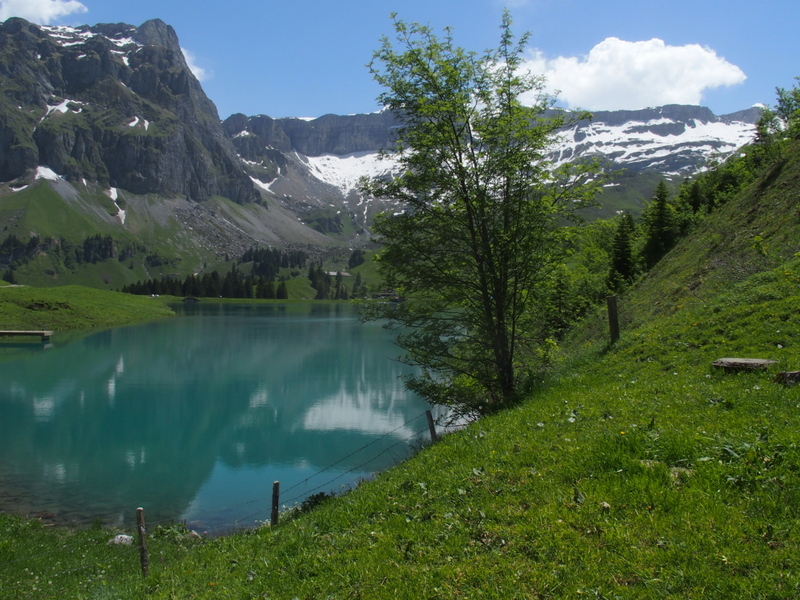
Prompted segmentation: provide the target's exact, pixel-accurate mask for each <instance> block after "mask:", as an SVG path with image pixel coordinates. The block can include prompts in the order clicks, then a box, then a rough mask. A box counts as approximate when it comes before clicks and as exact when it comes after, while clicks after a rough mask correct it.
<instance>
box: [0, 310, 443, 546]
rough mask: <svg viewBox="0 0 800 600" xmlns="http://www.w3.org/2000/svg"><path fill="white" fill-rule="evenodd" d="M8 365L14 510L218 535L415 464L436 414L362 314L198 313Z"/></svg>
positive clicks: (8, 490) (0, 446) (1, 373)
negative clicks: (414, 451)
mask: <svg viewBox="0 0 800 600" xmlns="http://www.w3.org/2000/svg"><path fill="white" fill-rule="evenodd" d="M183 311H184V314H183V316H181V317H179V318H175V319H168V320H165V321H160V322H157V323H151V324H146V325H141V326H134V327H125V328H118V329H112V330H108V331H103V332H100V333H96V334H93V335H90V336H88V337H85V338H83V339H81V340H79V341H76V342H73V343H71V344H69V345H66V346H63V347H50V348H45V347H43V346H39V345H38V344H33V345H29V346H28V351H27V352H23V356H22V357H21V358H17V359H15V360H13V361H11V362H2V363H0V509H6V510H16V511H22V512H26V513H37V512H48V513H52V514H53V515H54V516H55V518H56V520H65V521H79V522H91V521H94V520H95V519H97V518H100V519H101V520H102V521H104V522H106V523H111V524H119V525H122V524H129V523H130V522H131V521H132V519H133V516H134V514H135V509H136V507H137V506H143V507H144V508H145V512H146V515H147V517H148V521H150V522H159V521H166V520H169V519H175V520H186V521H187V522H188V524H189V526H190V527H193V528H196V529H200V530H205V531H219V530H224V529H230V528H231V527H234V526H239V525H242V526H247V525H252V524H254V523H255V522H256V521H259V520H266V519H268V518H269V510H270V503H271V495H272V482H273V481H275V480H278V481H280V482H281V490H282V493H281V502H282V504H285V505H290V506H291V505H293V504H295V503H297V502H300V501H302V500H303V498H305V497H306V496H307V495H308V494H311V493H317V492H321V491H325V492H328V491H337V490H340V489H341V488H342V486H348V485H351V484H353V483H354V482H355V481H357V480H358V479H360V478H363V477H369V476H370V475H372V474H374V473H376V472H378V471H381V470H383V469H385V468H387V467H389V466H391V465H392V464H395V463H396V462H398V461H399V460H402V459H403V458H405V457H406V456H407V455H408V453H409V451H410V446H409V442H412V443H413V442H414V441H415V440H417V439H420V438H421V437H422V436H423V435H425V436H426V435H427V428H426V421H425V417H424V412H425V410H426V408H428V407H427V405H426V403H425V402H424V401H422V400H421V399H419V398H417V397H414V396H411V395H410V394H409V393H408V392H407V391H406V390H405V389H404V387H403V384H402V381H401V380H400V379H399V376H401V375H402V374H403V373H406V372H407V367H405V366H403V365H401V364H400V363H398V362H397V361H395V360H391V358H393V357H395V356H396V355H397V353H398V352H397V349H396V348H395V347H394V346H393V344H392V343H391V339H390V336H389V334H388V333H387V332H386V331H384V330H383V329H382V328H381V327H380V325H379V324H375V323H370V324H364V325H362V324H359V322H358V321H357V319H356V315H355V312H354V309H353V308H352V307H351V306H349V305H336V304H303V305H285V306H279V305H212V306H187V307H184V308H183Z"/></svg>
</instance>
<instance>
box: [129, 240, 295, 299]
mask: <svg viewBox="0 0 800 600" xmlns="http://www.w3.org/2000/svg"><path fill="white" fill-rule="evenodd" d="M307 260H308V255H307V254H306V253H305V252H303V251H300V250H291V251H286V252H285V251H283V250H277V249H273V248H251V249H249V250H247V251H245V253H244V254H242V256H241V257H240V258H239V260H238V261H236V262H235V263H234V265H233V267H231V270H230V271H228V273H226V274H225V275H221V274H220V273H219V272H218V271H211V272H209V273H204V274H203V275H202V276H201V275H194V274H193V275H189V276H187V277H186V278H185V279H183V280H182V281H181V280H180V278H177V277H174V276H165V277H161V278H159V279H149V280H146V281H139V282H137V283H132V284H129V285H126V286H124V287H123V288H122V291H123V292H126V293H128V294H139V295H159V296H162V295H169V296H184V297H194V298H220V297H221V298H256V299H264V300H271V299H275V300H285V299H287V298H288V297H289V293H288V290H287V287H286V281H284V280H281V281H276V279H277V278H278V277H279V276H280V273H281V269H300V268H304V267H305V264H306V261H307ZM245 263H249V264H250V268H249V269H247V270H246V271H247V272H246V271H245V270H242V269H241V265H242V264H245Z"/></svg>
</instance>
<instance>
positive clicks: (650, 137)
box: [223, 105, 760, 229]
mask: <svg viewBox="0 0 800 600" xmlns="http://www.w3.org/2000/svg"><path fill="white" fill-rule="evenodd" d="M759 115H760V111H759V109H756V108H753V109H749V110H746V111H741V112H738V113H734V114H731V115H723V116H717V115H714V114H713V113H712V112H711V111H710V110H709V109H707V108H704V107H700V106H681V105H671V106H663V107H658V108H648V109H643V110H636V111H632V110H628V111H601V112H597V113H595V114H594V115H593V118H592V120H590V121H581V122H578V123H576V124H574V125H572V126H571V127H569V128H565V129H564V131H563V132H562V133H561V139H560V141H559V142H558V143H557V144H555V145H554V147H553V152H552V155H551V156H550V158H551V160H552V161H553V162H554V163H556V164H559V163H563V162H567V161H571V160H575V159H581V158H590V157H597V158H600V159H601V161H602V162H603V163H604V164H605V165H606V166H607V167H608V168H609V169H610V170H613V171H619V170H623V171H624V172H625V178H624V179H622V181H623V183H619V182H617V186H618V189H616V190H615V194H616V195H617V196H618V197H619V196H620V195H621V194H622V195H625V194H626V193H627V192H625V190H624V189H619V186H622V187H623V188H624V186H626V185H629V182H630V181H631V175H635V174H640V173H646V174H648V175H649V177H648V178H647V179H648V181H650V182H652V181H653V180H654V178H657V177H661V176H666V177H677V178H683V177H687V176H691V175H692V174H694V173H696V172H698V171H700V170H703V169H705V168H707V166H708V165H709V163H710V162H711V161H714V160H723V159H724V158H726V157H727V156H729V155H730V154H731V153H733V152H735V151H736V150H737V149H738V148H740V147H741V146H742V145H744V144H746V143H748V142H749V141H750V140H751V139H752V136H753V134H754V123H755V122H756V121H757V119H758V117H759ZM397 125H398V123H397V121H396V119H395V118H393V116H392V115H391V114H390V113H386V112H381V113H375V114H369V115H351V116H334V115H326V116H324V117H320V118H319V119H315V120H311V121H307V120H301V119H271V118H270V117H266V116H256V117H246V116H245V115H241V114H239V115H233V116H232V117H230V118H229V119H227V120H226V121H225V123H224V125H223V126H224V129H225V132H226V133H227V134H228V136H229V137H230V138H231V140H232V142H233V144H234V146H235V147H236V149H237V151H238V153H239V155H240V156H241V157H242V158H243V159H244V160H245V162H246V164H247V165H248V169H249V170H250V173H251V175H252V176H253V177H254V178H256V179H257V180H258V181H260V182H261V186H262V187H263V189H264V190H265V191H267V192H268V193H270V194H272V195H274V196H275V197H277V198H279V199H280V201H281V202H283V203H284V205H285V206H287V208H289V209H290V210H292V211H294V212H295V213H297V214H299V215H301V216H302V217H304V218H307V219H309V220H310V218H311V217H310V216H313V215H316V214H319V212H320V211H327V212H328V213H330V212H331V209H332V208H335V209H336V210H338V211H339V213H337V214H343V213H344V214H347V215H348V219H349V220H350V221H351V222H352V223H354V224H355V225H356V229H368V223H369V221H370V219H371V217H372V215H373V214H374V213H375V212H377V211H378V210H379V209H383V208H387V206H386V205H382V206H375V205H373V203H372V201H370V200H369V199H367V198H363V197H361V196H360V195H359V193H358V191H357V183H358V180H359V178H360V177H362V176H366V177H385V176H390V175H391V173H392V172H393V169H394V168H395V165H394V163H393V161H392V160H391V159H388V160H379V154H378V153H379V150H381V149H384V150H390V149H392V147H393V143H394V140H393V132H394V129H395V128H396V127H397ZM634 188H635V190H634V191H631V193H630V195H634V194H636V195H638V196H640V199H638V200H637V199H633V200H631V199H627V200H626V208H629V207H630V206H631V205H633V206H636V203H637V202H638V206H639V208H641V202H642V201H643V200H644V199H645V198H647V197H649V196H642V195H641V194H642V190H641V189H638V187H637V186H634ZM650 191H651V192H652V190H650ZM616 208H617V207H615V206H611V207H609V210H608V211H606V212H613V210H614V209H616ZM600 214H602V212H601V213H600ZM339 218H340V219H341V218H342V217H339Z"/></svg>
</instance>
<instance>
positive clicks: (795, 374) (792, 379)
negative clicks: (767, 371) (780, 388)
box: [772, 371, 800, 385]
mask: <svg viewBox="0 0 800 600" xmlns="http://www.w3.org/2000/svg"><path fill="white" fill-rule="evenodd" d="M772 381H774V382H775V383H782V384H784V385H794V384H796V383H800V371H782V372H780V373H778V374H776V375H775V378H774V379H773V380H772Z"/></svg>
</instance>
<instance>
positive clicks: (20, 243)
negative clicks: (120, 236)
mask: <svg viewBox="0 0 800 600" xmlns="http://www.w3.org/2000/svg"><path fill="white" fill-rule="evenodd" d="M143 252H145V248H144V247H143V246H140V245H138V244H135V243H127V244H125V245H123V246H121V245H120V244H119V243H118V242H116V241H115V240H114V238H112V237H111V236H110V235H101V234H97V235H92V236H89V237H87V238H86V239H84V240H83V242H80V243H75V242H71V241H69V240H66V239H64V238H63V237H40V236H37V235H32V236H31V237H30V238H28V239H22V238H19V237H17V236H16V235H15V234H13V233H12V234H10V235H8V237H6V238H5V239H4V240H3V241H2V242H0V267H1V268H3V269H4V273H3V279H5V280H6V281H8V282H10V283H16V275H15V273H14V271H15V270H16V269H17V268H18V267H21V266H23V265H24V264H26V263H28V262H29V261H31V260H33V258H34V257H36V256H37V255H39V254H47V255H48V256H49V257H50V258H51V259H52V260H53V261H54V262H55V263H56V264H59V263H60V264H62V265H63V266H64V268H66V269H74V268H76V267H78V266H80V265H84V264H96V263H100V262H103V261H105V260H108V259H118V260H119V261H120V262H122V261H124V260H127V259H128V258H131V257H132V256H134V255H135V254H137V253H143Z"/></svg>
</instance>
